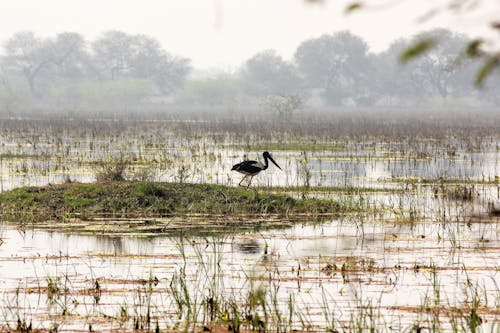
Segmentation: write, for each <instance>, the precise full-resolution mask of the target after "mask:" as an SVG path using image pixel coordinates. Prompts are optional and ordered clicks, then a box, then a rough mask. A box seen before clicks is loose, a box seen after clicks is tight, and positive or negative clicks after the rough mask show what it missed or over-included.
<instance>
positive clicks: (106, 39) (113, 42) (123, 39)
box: [92, 30, 132, 80]
mask: <svg viewBox="0 0 500 333" xmlns="http://www.w3.org/2000/svg"><path fill="white" fill-rule="evenodd" d="M92 52H93V55H94V60H93V63H94V66H95V68H96V70H97V72H98V73H99V75H100V76H101V77H103V78H104V79H111V80H114V79H115V78H117V77H118V76H119V75H120V74H123V75H124V76H127V75H128V73H129V72H130V59H131V56H132V36H130V35H128V34H126V33H124V32H122V31H116V30H111V31H107V32H105V33H103V34H102V36H101V37H100V38H98V39H97V40H95V41H94V42H93V43H92Z"/></svg>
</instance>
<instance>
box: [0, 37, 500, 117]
mask: <svg viewBox="0 0 500 333" xmlns="http://www.w3.org/2000/svg"><path fill="white" fill-rule="evenodd" d="M430 37H432V38H433V39H438V40H439V43H437V44H436V45H435V46H434V47H433V48H431V49H430V50H428V51H427V52H425V53H424V54H422V55H420V56H419V57H416V58H415V59H414V60H412V61H410V62H408V63H405V64H402V63H401V61H400V58H401V54H402V53H403V52H404V51H405V50H407V49H408V47H409V46H411V45H413V44H415V41H418V40H422V39H425V38H430ZM468 42H469V39H468V37H466V36H465V35H461V34H457V33H454V32H452V31H449V30H445V29H435V30H431V31H427V32H423V33H421V34H418V35H415V36H411V37H408V38H402V39H399V40H396V41H394V42H393V43H392V45H390V47H389V48H388V49H387V50H385V51H384V52H381V53H373V52H370V50H369V47H368V44H367V43H366V41H364V40H363V39H362V38H360V37H359V36H356V35H354V34H352V33H350V32H348V31H341V32H336V33H332V34H325V35H322V36H320V37H317V38H312V39H309V40H305V41H303V42H302V43H301V44H300V45H299V46H298V47H297V49H296V51H295V53H294V55H293V58H292V59H290V60H285V59H283V58H282V57H281V56H280V55H279V54H278V53H277V52H276V51H275V50H265V51H262V52H259V53H257V54H255V55H254V56H252V57H251V58H250V59H248V60H247V61H245V62H244V63H243V64H242V65H241V66H240V68H239V69H238V70H236V71H234V72H232V73H220V74H217V75H212V76H210V77H206V78H203V79H194V78H190V76H189V74H190V73H191V71H192V68H191V65H190V60H189V59H187V58H184V57H178V56H173V55H171V54H170V53H168V52H167V51H166V50H165V49H163V47H162V46H161V45H160V43H159V42H158V41H157V40H156V39H154V38H152V37H150V36H147V35H141V34H138V35H131V34H127V33H124V32H121V31H108V32H105V33H103V34H102V35H101V36H100V37H99V38H97V39H96V40H94V41H92V42H88V41H86V40H85V38H84V37H83V36H82V35H80V34H78V33H73V32H64V33H60V34H58V35H56V36H55V37H51V38H41V37H38V36H36V35H35V34H34V33H33V32H29V31H27V32H19V33H16V34H14V35H13V36H12V37H11V38H9V39H8V40H7V41H6V42H5V43H4V45H3V47H4V52H3V55H2V56H1V58H0V103H1V104H0V107H2V108H3V109H13V108H15V107H17V106H20V105H47V106H60V107H68V106H76V107H95V106H107V107H113V106H116V107H122V106H124V105H125V106H126V105H142V104H165V103H168V104H170V105H172V104H174V105H187V106H198V107H220V106H232V107H238V106H242V105H245V106H248V105H254V106H259V105H262V103H263V101H267V100H269V98H274V97H279V98H285V99H286V98H293V101H297V100H298V99H300V101H301V103H300V105H302V102H303V103H304V104H309V105H317V106H345V105H351V106H372V105H400V106H401V105H402V106H405V105H418V104H422V103H426V104H432V103H435V104H440V103H443V102H445V103H449V102H456V103H462V104H464V103H465V104H467V103H470V104H478V103H479V104H484V105H499V104H500V97H499V96H500V93H499V88H500V84H499V83H500V80H499V75H498V74H493V75H491V76H490V77H488V79H487V83H486V85H485V87H484V88H482V89H478V88H477V87H476V86H474V84H473V83H474V77H475V75H476V72H477V70H478V68H479V66H480V64H479V62H478V61H477V60H475V59H474V58H471V57H468V56H467V54H466V52H465V50H464V46H466V45H467V43H468ZM297 105H298V104H297Z"/></svg>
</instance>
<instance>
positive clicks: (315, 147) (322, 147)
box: [230, 141, 346, 152]
mask: <svg viewBox="0 0 500 333" xmlns="http://www.w3.org/2000/svg"><path fill="white" fill-rule="evenodd" d="M230 147H231V148H237V149H246V150H248V151H265V150H269V151H307V152H311V151H315V152H323V151H327V152H328V151H329V152H332V151H335V152H336V151H343V150H344V149H345V148H346V145H345V143H341V142H333V143H318V142H316V141H312V142H262V143H254V144H242V145H232V146H230Z"/></svg>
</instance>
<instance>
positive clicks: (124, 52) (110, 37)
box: [92, 30, 190, 94]
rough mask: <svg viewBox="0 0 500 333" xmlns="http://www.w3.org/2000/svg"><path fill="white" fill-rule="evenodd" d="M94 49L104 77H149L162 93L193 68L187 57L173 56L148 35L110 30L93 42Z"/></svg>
mask: <svg viewBox="0 0 500 333" xmlns="http://www.w3.org/2000/svg"><path fill="white" fill-rule="evenodd" d="M92 50H93V53H94V63H95V66H96V69H97V71H98V73H99V75H100V76H101V78H103V79H110V80H115V79H117V78H119V77H130V78H140V79H145V78H149V79H152V80H153V82H155V84H156V86H157V89H158V90H159V91H160V92H161V93H162V94H170V93H171V92H172V91H173V90H175V89H176V88H178V87H179V86H181V85H182V84H183V83H184V80H185V78H186V76H187V74H188V73H189V70H190V65H189V60H188V59H185V58H177V57H173V56H171V55H170V54H168V53H167V52H166V51H165V50H163V49H162V48H161V46H160V43H159V42H158V41H157V40H156V39H154V38H152V37H149V36H146V35H129V34H126V33H124V32H121V31H115V30H113V31H108V32H105V33H104V34H103V35H102V36H101V37H100V38H99V39H97V40H96V41H94V43H92Z"/></svg>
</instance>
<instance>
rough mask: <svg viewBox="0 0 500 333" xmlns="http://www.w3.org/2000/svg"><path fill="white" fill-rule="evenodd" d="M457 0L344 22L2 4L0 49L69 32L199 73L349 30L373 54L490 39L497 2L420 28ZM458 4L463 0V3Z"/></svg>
mask: <svg viewBox="0 0 500 333" xmlns="http://www.w3.org/2000/svg"><path fill="white" fill-rule="evenodd" d="M456 1H459V0H399V1H398V0H385V1H383V0H372V1H369V0H368V1H367V2H368V3H369V4H370V6H368V7H366V8H364V9H362V10H359V11H356V12H355V13H351V14H348V15H346V14H345V12H344V9H345V7H346V5H347V4H348V3H350V1H348V0H324V1H323V2H320V3H319V4H318V3H315V4H311V3H310V2H307V1H304V0H142V1H137V0H43V1H42V0H15V1H10V0H2V1H0V42H2V43H3V42H5V41H6V40H7V39H8V38H9V37H10V36H12V35H13V34H14V33H15V32H18V31H23V30H31V31H33V32H35V33H36V34H37V35H39V36H41V37H51V36H55V35H56V34H57V33H59V32H64V31H73V32H78V33H81V34H83V35H84V36H85V37H86V38H87V40H93V39H95V38H97V37H98V36H99V35H100V34H102V33H103V32H104V31H107V30H112V29H114V30H121V31H124V32H127V33H130V34H146V35H150V36H152V37H154V38H156V39H158V40H159V41H160V43H161V44H162V46H163V47H164V48H165V50H167V51H168V52H169V53H171V54H174V55H178V56H184V57H188V58H190V59H191V60H192V65H193V66H194V67H195V68H199V69H209V68H219V69H222V70H227V71H231V70H234V69H235V68H237V67H238V66H239V65H240V64H242V63H243V62H244V61H245V60H247V59H249V58H250V57H252V56H253V55H254V54H256V53H258V52H260V51H263V50H266V49H275V50H276V51H277V52H278V53H279V54H280V55H282V56H283V58H285V59H287V60H288V59H291V58H292V57H293V54H294V52H295V49H296V48H297V47H298V46H299V44H300V43H301V42H302V41H304V40H306V39H310V38H314V37H319V36H321V35H322V34H331V33H334V32H336V31H341V30H350V31H351V32H353V33H354V34H357V35H359V36H361V37H362V38H363V39H365V40H366V41H367V42H368V45H369V47H370V49H371V50H372V51H373V52H380V51H382V50H384V49H385V48H387V47H388V46H389V45H390V43H391V42H392V41H393V40H395V39H397V38H400V37H408V36H411V35H413V34H415V33H417V32H418V31H420V30H425V29H429V28H432V27H446V28H449V29H453V30H457V31H459V32H464V33H467V34H469V35H471V36H477V35H488V34H491V31H490V29H488V23H489V22H490V21H492V20H493V19H495V18H498V17H500V11H499V8H500V1H498V0H490V1H484V2H483V5H482V6H481V7H480V8H479V9H475V10H468V11H467V14H466V15H465V14H456V13H454V14H450V11H449V10H446V11H444V13H441V14H438V15H436V16H435V17H433V18H432V19H430V20H427V21H425V22H420V21H419V18H421V17H422V16H423V15H425V13H427V12H428V11H429V9H431V8H436V6H437V8H439V6H440V5H439V4H443V5H446V4H449V3H451V2H456ZM462 1H464V0H462Z"/></svg>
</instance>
